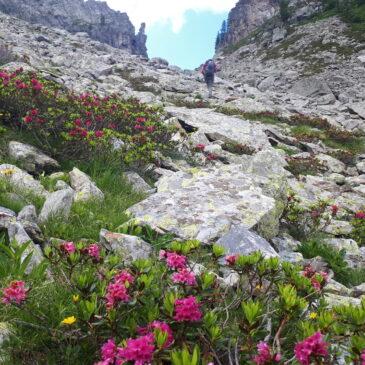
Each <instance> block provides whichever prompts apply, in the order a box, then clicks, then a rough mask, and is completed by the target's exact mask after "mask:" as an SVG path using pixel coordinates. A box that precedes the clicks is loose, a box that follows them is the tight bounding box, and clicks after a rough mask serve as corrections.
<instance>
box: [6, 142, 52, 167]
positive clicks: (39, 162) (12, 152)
mask: <svg viewBox="0 0 365 365" xmlns="http://www.w3.org/2000/svg"><path fill="white" fill-rule="evenodd" d="M8 152H9V156H10V157H11V158H13V159H14V160H16V161H19V163H20V164H21V165H22V167H23V168H24V169H25V170H27V171H28V172H30V173H41V172H51V171H54V170H56V169H58V168H59V164H58V162H57V161H56V160H54V159H53V158H51V157H49V156H47V155H45V154H44V153H43V152H42V151H40V150H38V149H37V148H35V147H33V146H30V145H28V144H24V143H21V142H17V141H11V142H10V143H9V146H8Z"/></svg>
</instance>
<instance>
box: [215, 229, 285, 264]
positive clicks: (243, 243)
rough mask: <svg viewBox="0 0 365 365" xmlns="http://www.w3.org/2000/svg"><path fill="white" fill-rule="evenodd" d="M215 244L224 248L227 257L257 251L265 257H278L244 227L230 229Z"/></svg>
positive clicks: (267, 244)
mask: <svg viewBox="0 0 365 365" xmlns="http://www.w3.org/2000/svg"><path fill="white" fill-rule="evenodd" d="M217 244H218V245H220V246H222V247H224V248H225V252H226V254H227V255H234V254H240V255H250V254H251V253H253V252H256V251H259V252H261V253H262V254H263V255H264V256H265V257H278V254H277V253H276V252H275V250H274V249H273V248H272V247H271V246H270V243H269V242H267V241H266V240H265V239H264V238H262V237H260V236H259V235H258V234H256V233H254V232H252V231H250V230H248V229H247V228H246V227H244V226H236V227H233V228H231V229H230V230H229V232H228V233H226V234H225V235H224V236H223V237H221V238H220V239H219V240H218V241H217Z"/></svg>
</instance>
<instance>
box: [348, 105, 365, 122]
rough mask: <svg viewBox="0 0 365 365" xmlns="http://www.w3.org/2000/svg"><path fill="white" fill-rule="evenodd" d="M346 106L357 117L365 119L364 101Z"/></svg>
mask: <svg viewBox="0 0 365 365" xmlns="http://www.w3.org/2000/svg"><path fill="white" fill-rule="evenodd" d="M348 108H349V109H350V110H351V111H352V112H353V113H355V114H357V115H358V116H359V117H361V118H363V119H365V101H361V102H359V103H353V104H350V105H349V106H348Z"/></svg>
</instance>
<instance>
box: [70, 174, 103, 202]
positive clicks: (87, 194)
mask: <svg viewBox="0 0 365 365" xmlns="http://www.w3.org/2000/svg"><path fill="white" fill-rule="evenodd" d="M70 180H71V187H72V188H73V189H74V190H75V191H76V195H75V201H76V202H79V201H88V200H93V199H96V200H103V199H104V194H103V192H102V191H101V190H100V189H99V188H98V187H97V186H96V184H95V183H94V182H93V181H92V180H91V179H90V177H89V176H88V175H86V174H85V173H84V172H82V171H80V170H79V169H78V168H76V167H74V169H73V170H72V171H71V172H70Z"/></svg>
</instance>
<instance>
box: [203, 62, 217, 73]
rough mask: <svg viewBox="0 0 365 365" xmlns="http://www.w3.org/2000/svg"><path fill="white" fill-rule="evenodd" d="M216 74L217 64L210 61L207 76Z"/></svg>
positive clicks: (206, 71) (206, 70)
mask: <svg viewBox="0 0 365 365" xmlns="http://www.w3.org/2000/svg"><path fill="white" fill-rule="evenodd" d="M214 72H215V64H214V61H208V64H207V66H206V68H205V75H206V76H207V75H214Z"/></svg>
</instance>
